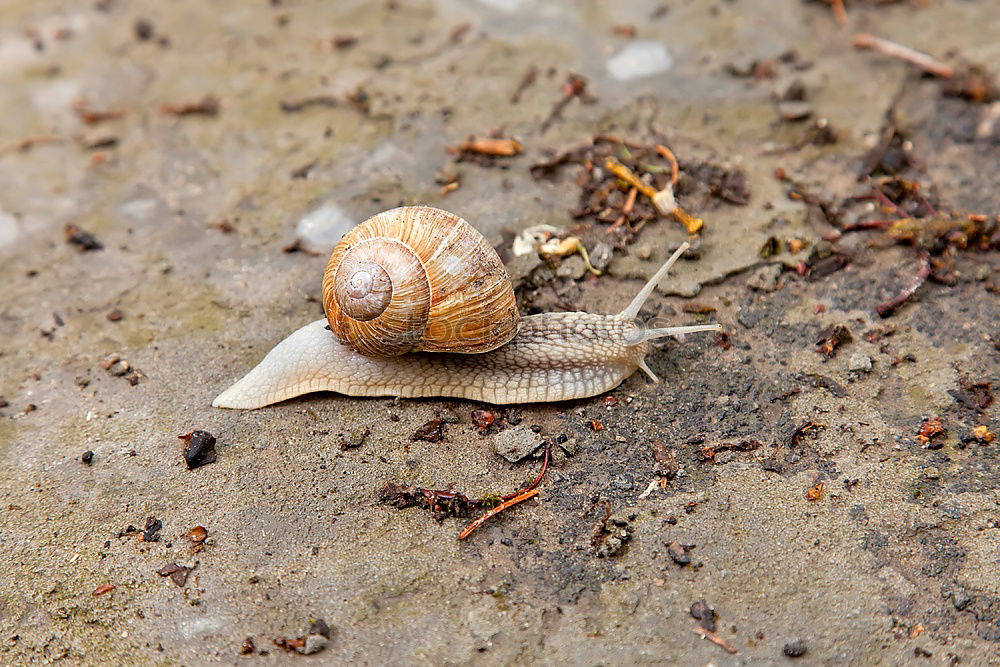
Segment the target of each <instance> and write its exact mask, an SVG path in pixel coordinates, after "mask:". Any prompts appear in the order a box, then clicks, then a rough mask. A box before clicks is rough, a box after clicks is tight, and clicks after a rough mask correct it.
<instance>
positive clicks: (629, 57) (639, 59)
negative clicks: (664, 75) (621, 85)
mask: <svg viewBox="0 0 1000 667" xmlns="http://www.w3.org/2000/svg"><path fill="white" fill-rule="evenodd" d="M673 64H674V59H673V58H671V57H670V52H669V51H667V47H665V46H664V45H663V44H660V43H659V42H648V41H639V42H632V43H631V44H629V45H628V46H626V47H625V48H624V49H622V50H621V51H619V52H618V53H616V54H615V55H613V56H612V57H611V58H609V59H608V65H607V67H608V74H610V75H611V76H612V77H614V78H616V79H618V80H619V81H630V80H632V79H641V78H643V77H646V76H652V75H654V74H660V73H661V72H666V71H667V70H668V69H670V67H671V66H672V65H673Z"/></svg>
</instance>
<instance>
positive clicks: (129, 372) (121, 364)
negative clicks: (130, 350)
mask: <svg viewBox="0 0 1000 667" xmlns="http://www.w3.org/2000/svg"><path fill="white" fill-rule="evenodd" d="M101 367H102V368H103V369H104V370H106V371H107V372H108V374H109V375H112V376H114V377H120V378H124V379H125V381H126V382H128V383H129V384H130V385H132V386H135V385H137V384H139V382H140V381H141V380H142V378H144V377H146V376H145V375H144V374H143V373H142V371H140V370H139V369H138V368H133V367H132V365H131V364H129V362H128V361H126V360H125V359H122V357H121V355H120V354H118V353H117V352H112V353H111V354H109V355H108V356H106V357H104V359H102V360H101Z"/></svg>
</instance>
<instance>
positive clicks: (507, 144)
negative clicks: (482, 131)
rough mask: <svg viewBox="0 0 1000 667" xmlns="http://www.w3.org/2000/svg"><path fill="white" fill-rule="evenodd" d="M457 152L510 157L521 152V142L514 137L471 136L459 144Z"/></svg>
mask: <svg viewBox="0 0 1000 667" xmlns="http://www.w3.org/2000/svg"><path fill="white" fill-rule="evenodd" d="M458 152H468V153H479V154H481V155H499V156H501V157H511V156H513V155H517V154H518V153H520V152H521V144H520V143H519V142H518V141H515V140H514V139H476V138H474V137H473V138H471V139H466V140H465V141H463V142H462V143H461V144H459V146H458Z"/></svg>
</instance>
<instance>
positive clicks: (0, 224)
mask: <svg viewBox="0 0 1000 667" xmlns="http://www.w3.org/2000/svg"><path fill="white" fill-rule="evenodd" d="M17 234H18V229H17V218H15V217H14V216H12V215H11V214H10V213H7V212H6V211H0V246H5V245H7V244H8V243H13V242H14V239H16V238H17Z"/></svg>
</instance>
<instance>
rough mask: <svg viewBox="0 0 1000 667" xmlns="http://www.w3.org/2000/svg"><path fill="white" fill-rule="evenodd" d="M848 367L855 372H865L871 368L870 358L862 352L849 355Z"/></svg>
mask: <svg viewBox="0 0 1000 667" xmlns="http://www.w3.org/2000/svg"><path fill="white" fill-rule="evenodd" d="M848 368H849V369H850V370H851V371H853V372H855V373H867V372H868V371H870V370H871V369H872V358H871V357H869V356H868V355H867V354H865V353H864V352H858V353H856V354H853V355H851V359H850V361H849V362H848Z"/></svg>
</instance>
